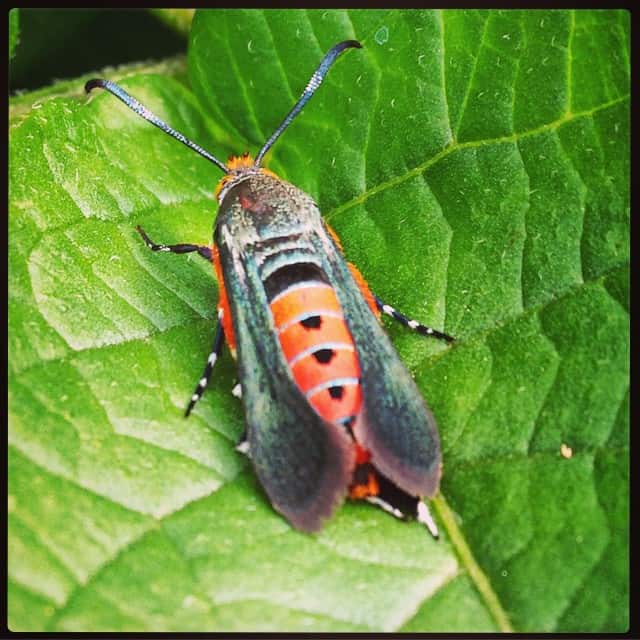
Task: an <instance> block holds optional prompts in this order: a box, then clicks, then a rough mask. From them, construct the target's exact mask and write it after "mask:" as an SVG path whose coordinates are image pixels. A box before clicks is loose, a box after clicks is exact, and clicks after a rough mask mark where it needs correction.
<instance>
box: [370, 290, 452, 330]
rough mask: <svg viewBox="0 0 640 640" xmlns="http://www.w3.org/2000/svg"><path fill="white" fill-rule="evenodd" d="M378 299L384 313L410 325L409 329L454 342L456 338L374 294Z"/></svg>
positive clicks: (377, 301)
mask: <svg viewBox="0 0 640 640" xmlns="http://www.w3.org/2000/svg"><path fill="white" fill-rule="evenodd" d="M373 297H374V299H375V301H376V306H377V307H378V309H379V310H380V311H382V313H386V314H387V315H388V316H391V317H392V318H393V319H394V320H397V321H398V322H399V323H400V324H403V325H404V326H405V327H409V329H413V330H414V331H416V332H417V333H419V334H420V335H421V336H432V337H434V338H438V339H439V340H445V341H446V342H454V340H455V338H454V337H452V336H450V335H447V334H446V333H442V332H441V331H438V330H437V329H432V328H431V327H427V326H425V325H423V324H421V323H420V322H418V321H417V320H410V319H409V318H407V316H405V315H404V314H403V313H400V312H399V311H397V310H396V309H394V308H393V307H392V306H391V305H388V304H385V303H384V302H382V300H380V298H378V296H376V295H374V296H373Z"/></svg>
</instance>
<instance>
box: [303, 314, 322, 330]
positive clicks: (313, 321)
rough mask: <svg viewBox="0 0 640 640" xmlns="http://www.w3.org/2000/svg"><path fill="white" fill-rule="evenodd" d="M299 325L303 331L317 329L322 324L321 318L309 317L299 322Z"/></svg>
mask: <svg viewBox="0 0 640 640" xmlns="http://www.w3.org/2000/svg"><path fill="white" fill-rule="evenodd" d="M300 324H301V325H302V326H303V327H304V328H305V329H319V328H320V325H321V324H322V318H321V317H320V316H310V317H308V318H305V319H304V320H300Z"/></svg>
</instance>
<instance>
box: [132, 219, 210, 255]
mask: <svg viewBox="0 0 640 640" xmlns="http://www.w3.org/2000/svg"><path fill="white" fill-rule="evenodd" d="M136 231H137V232H138V233H139V234H140V235H141V236H142V239H143V240H144V243H145V244H146V245H147V247H149V249H151V251H167V252H171V253H194V252H196V251H197V252H198V254H199V255H201V256H202V257H203V258H204V259H205V260H207V262H211V261H212V259H213V257H212V253H211V247H204V246H202V245H199V244H157V243H155V242H154V241H153V240H151V238H150V237H149V236H148V235H147V234H146V233H145V232H144V229H143V228H142V227H141V226H140V225H138V226H137V227H136Z"/></svg>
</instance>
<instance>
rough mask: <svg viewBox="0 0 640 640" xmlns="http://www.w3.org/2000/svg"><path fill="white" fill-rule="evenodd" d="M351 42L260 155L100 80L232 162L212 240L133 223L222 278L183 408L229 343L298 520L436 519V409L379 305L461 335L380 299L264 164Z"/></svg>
mask: <svg viewBox="0 0 640 640" xmlns="http://www.w3.org/2000/svg"><path fill="white" fill-rule="evenodd" d="M350 47H356V48H360V47H361V45H360V43H359V42H357V41H355V40H347V41H345V42H341V43H339V44H337V45H335V46H334V47H333V48H332V49H331V50H330V51H329V52H328V53H327V54H326V55H325V57H324V58H323V59H322V61H321V63H320V65H319V66H318V68H317V69H316V71H315V72H314V74H313V75H312V76H311V79H310V80H309V83H308V84H307V86H306V88H305V89H304V92H303V93H302V95H301V97H300V99H299V100H298V102H297V103H296V104H295V106H294V107H293V108H292V109H291V111H290V112H289V113H288V115H287V116H286V118H285V119H284V120H283V122H282V124H281V125H280V126H279V127H278V128H277V129H276V130H275V132H274V133H273V135H272V136H271V137H270V138H269V139H268V140H267V141H266V143H265V144H264V146H263V147H262V149H261V150H260V152H259V153H258V155H257V156H256V159H255V160H253V159H252V158H251V157H250V156H249V155H248V154H244V155H242V156H239V157H233V156H232V157H231V158H230V159H229V161H228V163H227V164H224V163H223V162H221V161H220V160H218V159H217V158H215V157H214V156H213V155H211V154H210V153H208V152H207V151H205V150H204V149H202V148H201V147H200V146H198V145H197V144H195V143H194V142H192V141H191V140H188V139H187V138H186V137H185V136H184V135H182V134H181V133H179V132H178V131H175V130H174V129H172V128H171V127H170V126H169V125H168V124H166V123H165V122H163V121H162V120H161V119H160V118H158V117H157V116H155V115H154V114H153V113H151V112H150V111H149V110H148V109H146V108H145V107H144V106H142V105H141V104H140V103H139V102H138V101H137V100H135V99H134V98H133V97H132V96H130V95H129V94H128V93H127V92H126V91H124V90H123V89H122V88H121V87H119V86H118V85H116V84H114V83H113V82H111V81H109V80H103V79H93V80H89V82H87V84H86V86H85V89H86V91H87V92H90V91H91V90H92V89H94V88H96V87H100V88H102V89H106V90H107V91H108V92H110V93H112V94H113V95H115V96H116V97H117V98H119V99H120V100H121V101H122V102H124V104H126V105H127V106H128V107H129V108H131V109H132V110H133V111H135V112H136V113H137V114H138V115H140V116H142V117H143V118H145V119H146V120H148V121H149V122H151V123H152V124H154V125H155V126H156V127H158V128H159V129H161V130H162V131H164V132H165V133H168V134H169V135H171V136H173V137H174V138H176V139H177V140H179V141H180V142H182V143H183V144H185V145H187V146H188V147H189V148H191V149H193V150H194V151H196V152H197V153H198V154H200V155H201V156H204V157H205V158H207V159H208V160H209V161H211V162H213V163H214V164H215V165H216V166H217V167H218V168H219V169H221V170H222V171H223V173H224V176H223V177H222V179H221V180H220V182H219V183H218V185H217V187H216V191H215V195H216V198H217V200H218V203H219V209H218V215H217V219H216V222H215V229H214V233H213V244H212V245H211V246H201V245H197V244H174V245H165V244H157V243H155V242H153V241H152V240H151V239H150V238H149V236H147V234H146V233H145V232H144V231H143V230H142V228H140V227H137V230H138V232H139V233H140V235H141V236H142V239H143V240H144V242H145V243H146V245H147V246H148V247H149V248H150V249H152V250H153V251H166V252H171V253H191V252H197V253H198V254H200V255H201V256H202V257H203V258H204V259H205V260H207V261H209V262H211V263H213V267H214V270H215V273H216V276H217V279H218V283H219V291H220V298H219V301H218V324H217V328H216V330H215V335H214V341H213V349H212V351H211V354H210V355H209V357H208V359H207V363H206V366H205V369H204V372H203V374H202V376H201V378H200V381H199V382H198V384H197V386H196V389H195V391H194V393H193V395H192V397H191V400H190V402H189V405H188V407H187V410H186V415H189V413H190V412H191V410H192V409H193V407H194V405H195V404H196V402H197V401H198V400H199V399H200V397H201V396H202V394H203V392H204V390H205V387H206V386H207V384H208V382H209V379H210V377H211V373H212V371H213V367H214V364H215V362H216V360H217V358H218V356H219V355H220V352H221V349H222V346H223V344H224V342H226V343H227V345H228V346H229V348H230V350H231V353H232V354H233V356H234V357H235V358H236V359H237V363H238V370H239V376H240V381H241V382H240V385H241V394H240V393H239V391H240V390H236V392H237V395H241V397H242V402H243V405H244V412H245V416H246V432H245V436H244V437H243V439H242V441H241V442H240V443H239V445H238V447H237V448H238V449H239V450H240V451H242V452H243V453H245V454H247V455H248V456H249V457H250V458H251V460H252V462H253V466H254V468H255V471H256V474H257V475H258V478H259V480H260V482H261V483H262V486H263V487H264V489H265V491H266V493H267V495H268V496H269V498H270V500H271V502H272V504H273V506H274V507H275V508H276V509H277V510H278V511H280V512H281V513H282V514H283V515H284V516H285V517H286V518H287V520H289V521H290V522H291V523H292V524H293V525H294V526H295V527H297V528H298V529H301V530H303V531H316V530H318V529H319V528H320V527H321V526H322V523H323V521H324V520H325V519H327V518H328V517H329V516H331V514H332V513H333V512H334V510H335V509H336V508H337V506H338V505H339V504H340V503H341V502H342V501H343V500H344V498H345V497H347V496H349V497H350V498H353V499H365V500H368V501H369V502H372V503H374V504H377V505H378V506H380V507H382V508H383V509H385V510H386V511H389V512H390V513H392V514H393V515H395V516H396V517H399V518H402V519H406V518H417V519H418V520H419V521H421V522H423V523H424V524H425V525H426V526H427V527H428V528H429V530H430V531H431V532H432V533H433V535H437V529H436V526H435V523H434V521H433V519H432V518H431V515H430V514H429V510H428V509H427V506H426V504H425V503H424V502H423V500H422V498H423V497H433V496H434V495H435V493H436V492H437V491H438V487H439V483H440V473H441V453H440V441H439V437H438V432H437V428H436V424H435V421H434V419H433V416H432V415H431V412H430V411H429V409H427V407H426V405H425V403H424V401H423V399H422V397H421V396H420V393H419V392H418V388H417V387H416V384H415V383H414V381H413V379H412V377H411V375H410V374H409V373H408V371H407V370H406V368H405V367H404V366H403V364H402V363H401V361H400V358H399V357H398V355H397V353H396V351H395V350H394V348H393V347H392V345H391V342H390V341H389V339H388V337H387V336H386V334H385V333H384V331H383V330H382V328H381V325H380V322H379V317H380V315H381V314H382V313H385V314H387V315H389V316H391V317H393V318H394V319H395V320H398V321H399V322H401V323H402V324H404V325H405V326H407V327H409V328H411V329H413V330H415V331H417V332H418V333H421V334H423V335H429V336H434V337H436V338H440V339H443V340H446V341H449V342H450V341H452V340H453V338H451V337H450V336H447V335H445V334H443V333H440V332H439V331H436V330H435V329H431V328H429V327H426V326H424V325H422V324H420V323H418V322H416V321H415V320H409V319H408V318H407V317H405V316H404V315H402V314H401V313H399V312H398V311H396V310H395V309H393V308H392V307H391V306H389V305H387V304H385V303H384V302H382V301H381V300H380V299H379V298H378V297H377V296H375V295H374V294H373V293H372V292H371V290H370V289H369V286H368V285H367V283H366V282H365V280H364V278H363V277H362V275H361V274H360V272H359V271H358V269H357V268H356V267H355V266H354V265H353V264H350V263H348V262H346V261H345V259H344V257H343V254H342V248H341V245H340V241H339V240H338V237H337V236H336V234H335V233H334V232H333V231H332V230H331V228H330V227H329V226H328V225H327V224H326V223H325V222H324V221H323V219H322V216H321V214H320V210H319V209H318V206H317V205H316V203H315V202H314V201H313V199H312V198H311V197H309V196H308V195H307V194H306V193H304V192H302V191H301V190H300V189H298V188H296V187H295V186H293V185H292V184H289V183H288V182H285V181H284V180H281V179H280V178H279V177H278V176H276V175H275V174H274V173H272V172H271V171H269V170H268V169H265V168H263V167H261V166H260V165H261V161H262V159H263V158H264V155H265V154H266V153H267V151H268V150H269V149H270V148H271V146H272V145H273V143H274V142H275V141H276V140H277V139H278V137H279V136H280V134H281V133H282V132H283V131H284V130H285V129H286V127H287V126H288V125H289V124H290V123H291V121H292V120H293V119H294V118H295V117H296V115H297V114H298V113H299V112H300V111H301V109H302V108H303V106H304V105H305V104H306V103H307V101H308V100H309V99H310V98H311V96H312V95H313V94H314V92H315V91H316V89H317V88H318V87H319V86H320V84H321V83H322V81H323V79H324V77H325V75H326V74H327V72H328V70H329V68H330V67H331V65H332V64H333V63H334V62H335V60H336V59H337V58H338V56H339V55H340V54H341V53H342V52H343V51H344V50H345V49H347V48H350Z"/></svg>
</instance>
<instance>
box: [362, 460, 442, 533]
mask: <svg viewBox="0 0 640 640" xmlns="http://www.w3.org/2000/svg"><path fill="white" fill-rule="evenodd" d="M376 480H377V485H378V486H377V491H376V493H375V495H368V496H366V497H365V500H366V501H367V502H371V503H372V504H375V505H376V506H378V507H380V508H382V509H384V510H385V511H386V512H387V513H390V514H391V515H392V516H394V517H396V518H398V519H399V520H406V519H408V518H415V519H416V520H417V521H418V522H420V523H422V524H423V525H424V526H425V527H427V529H429V532H430V533H431V535H432V536H433V537H434V538H438V536H439V534H438V526H437V525H436V523H435V521H434V519H433V517H432V516H431V513H430V511H429V507H427V504H426V503H425V502H424V501H423V500H422V499H421V498H417V497H415V496H412V495H409V494H408V493H406V492H404V491H402V489H400V488H398V487H397V486H396V485H395V484H393V482H391V481H390V480H389V479H388V478H385V477H384V476H383V475H382V474H381V473H380V472H376Z"/></svg>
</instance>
